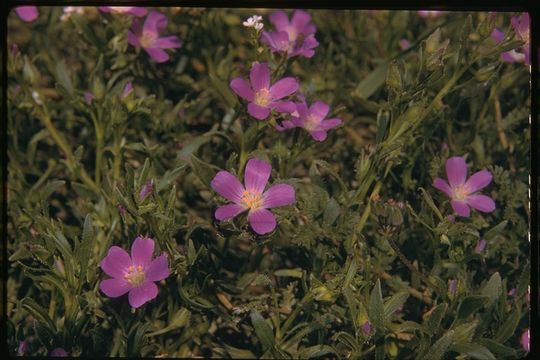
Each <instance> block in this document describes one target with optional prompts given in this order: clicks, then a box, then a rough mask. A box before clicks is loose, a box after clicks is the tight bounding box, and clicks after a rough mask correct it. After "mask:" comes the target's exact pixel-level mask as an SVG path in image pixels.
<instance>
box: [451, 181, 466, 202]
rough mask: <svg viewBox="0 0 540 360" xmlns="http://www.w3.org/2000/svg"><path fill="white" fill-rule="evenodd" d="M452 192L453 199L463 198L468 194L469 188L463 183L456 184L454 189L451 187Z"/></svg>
mask: <svg viewBox="0 0 540 360" xmlns="http://www.w3.org/2000/svg"><path fill="white" fill-rule="evenodd" d="M452 190H453V192H454V199H455V200H464V199H465V198H467V196H469V193H470V190H469V188H468V187H467V186H465V184H463V185H459V186H456V187H455V188H454V189H452Z"/></svg>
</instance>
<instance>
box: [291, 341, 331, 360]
mask: <svg viewBox="0 0 540 360" xmlns="http://www.w3.org/2000/svg"><path fill="white" fill-rule="evenodd" d="M326 354H335V351H334V349H333V348H331V347H330V346H328V345H322V344H321V345H315V346H310V347H307V348H303V349H301V350H300V351H299V352H298V358H300V359H311V358H314V357H319V356H322V355H326Z"/></svg>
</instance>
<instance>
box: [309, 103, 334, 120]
mask: <svg viewBox="0 0 540 360" xmlns="http://www.w3.org/2000/svg"><path fill="white" fill-rule="evenodd" d="M328 111H330V106H328V104H327V103H324V102H322V101H315V102H314V103H313V104H312V105H311V106H310V108H309V113H310V115H311V116H313V117H314V118H315V119H316V120H319V121H321V120H324V118H325V117H326V115H328Z"/></svg>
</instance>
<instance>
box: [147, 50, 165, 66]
mask: <svg viewBox="0 0 540 360" xmlns="http://www.w3.org/2000/svg"><path fill="white" fill-rule="evenodd" d="M144 50H145V51H146V52H147V53H148V55H150V57H151V58H152V60H154V61H155V62H157V63H164V62H166V61H167V60H169V55H168V54H167V53H166V52H165V50H162V49H158V48H146V49H144Z"/></svg>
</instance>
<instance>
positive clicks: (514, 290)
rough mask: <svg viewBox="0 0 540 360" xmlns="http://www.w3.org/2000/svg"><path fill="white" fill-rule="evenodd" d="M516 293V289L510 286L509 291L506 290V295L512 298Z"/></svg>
mask: <svg viewBox="0 0 540 360" xmlns="http://www.w3.org/2000/svg"><path fill="white" fill-rule="evenodd" d="M516 295H517V289H516V288H512V289H510V291H508V296H511V297H513V298H515V297H516Z"/></svg>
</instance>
